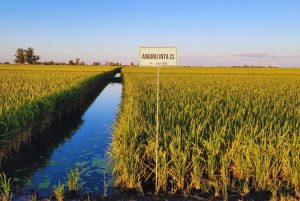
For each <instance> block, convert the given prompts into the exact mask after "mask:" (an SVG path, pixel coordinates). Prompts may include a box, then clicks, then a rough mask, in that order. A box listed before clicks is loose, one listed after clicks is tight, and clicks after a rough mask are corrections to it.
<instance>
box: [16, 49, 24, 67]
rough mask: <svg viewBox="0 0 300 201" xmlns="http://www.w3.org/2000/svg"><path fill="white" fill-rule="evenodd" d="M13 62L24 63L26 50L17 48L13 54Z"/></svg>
mask: <svg viewBox="0 0 300 201" xmlns="http://www.w3.org/2000/svg"><path fill="white" fill-rule="evenodd" d="M15 57H16V59H15V62H16V64H24V63H25V61H26V50H24V49H22V48H18V49H17V51H16V54H15Z"/></svg>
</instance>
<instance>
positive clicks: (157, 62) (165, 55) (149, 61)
mask: <svg viewBox="0 0 300 201" xmlns="http://www.w3.org/2000/svg"><path fill="white" fill-rule="evenodd" d="M139 57H140V62H139V66H153V67H157V89H156V134H155V192H156V193H158V191H159V187H158V185H159V183H158V168H159V166H158V165H159V162H158V151H159V87H160V86H159V83H160V77H159V76H160V75H159V73H160V66H177V63H178V57H177V48H176V47H141V48H140V55H139Z"/></svg>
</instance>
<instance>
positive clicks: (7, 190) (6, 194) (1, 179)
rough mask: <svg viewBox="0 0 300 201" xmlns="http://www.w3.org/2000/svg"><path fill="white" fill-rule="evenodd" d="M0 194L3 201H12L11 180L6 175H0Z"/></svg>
mask: <svg viewBox="0 0 300 201" xmlns="http://www.w3.org/2000/svg"><path fill="white" fill-rule="evenodd" d="M0 193H1V200H2V201H9V200H11V197H12V195H11V179H10V178H8V177H7V176H6V174H5V173H3V172H1V173H0Z"/></svg>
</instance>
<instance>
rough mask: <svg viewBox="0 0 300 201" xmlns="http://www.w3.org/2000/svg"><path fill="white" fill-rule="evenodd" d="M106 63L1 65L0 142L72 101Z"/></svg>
mask: <svg viewBox="0 0 300 201" xmlns="http://www.w3.org/2000/svg"><path fill="white" fill-rule="evenodd" d="M111 70H113V68H110V67H105V68H100V67H52V66H51V67H41V66H29V65H26V66H18V65H15V66H1V67H0V142H1V143H0V144H2V145H3V144H5V143H6V141H10V140H11V139H12V138H13V137H14V135H15V134H16V133H18V132H20V131H22V130H24V129H26V128H27V127H28V126H30V124H31V123H34V122H38V121H40V120H43V119H44V118H45V117H46V116H47V114H48V113H49V112H51V111H54V110H56V109H57V107H60V106H63V105H64V104H67V103H70V102H72V99H75V98H76V97H78V96H80V93H81V92H82V91H83V90H84V89H85V88H86V87H87V85H89V84H90V83H91V82H93V81H95V80H96V79H100V77H101V76H103V75H104V74H105V72H108V71H111ZM0 147H1V146H0Z"/></svg>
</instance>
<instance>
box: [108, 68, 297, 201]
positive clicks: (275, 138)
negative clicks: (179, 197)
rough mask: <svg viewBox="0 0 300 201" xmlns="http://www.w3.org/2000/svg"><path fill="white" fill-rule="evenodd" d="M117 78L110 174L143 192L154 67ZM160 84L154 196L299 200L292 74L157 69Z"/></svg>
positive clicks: (151, 152)
mask: <svg viewBox="0 0 300 201" xmlns="http://www.w3.org/2000/svg"><path fill="white" fill-rule="evenodd" d="M122 73H123V84H124V88H123V89H124V91H123V96H122V98H123V99H122V103H121V111H120V113H119V117H118V119H117V122H116V124H115V128H114V135H113V140H112V147H111V150H110V153H111V156H112V158H113V161H114V162H115V165H114V170H113V172H114V175H115V177H116V180H115V182H116V185H117V186H121V187H126V188H135V189H137V190H138V191H141V192H143V191H144V190H145V188H149V186H150V187H151V186H152V189H153V188H154V185H155V182H156V181H155V177H156V171H155V167H156V166H155V165H156V164H155V161H156V160H155V151H156V150H155V126H156V122H155V112H156V97H155V96H156V74H155V73H156V69H155V68H123V69H122ZM160 80H161V83H160V102H159V104H160V105H159V107H160V111H159V119H160V127H159V134H160V135H159V150H158V154H159V157H158V159H159V160H158V171H157V180H158V181H157V182H158V188H159V191H160V192H171V193H174V192H178V191H184V192H188V191H190V190H197V191H200V192H210V193H213V194H215V195H216V196H223V197H225V198H226V197H227V196H228V195H229V194H230V193H231V192H239V193H240V195H245V194H248V193H249V192H250V191H265V192H270V193H272V195H273V197H278V196H279V195H280V194H281V193H282V192H286V191H287V193H289V194H290V195H294V196H299V195H300V174H299V170H300V158H299V157H300V70H299V69H263V68H262V69H259V68H247V69H245V68H162V69H161V75H160ZM150 189H151V188H150Z"/></svg>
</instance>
